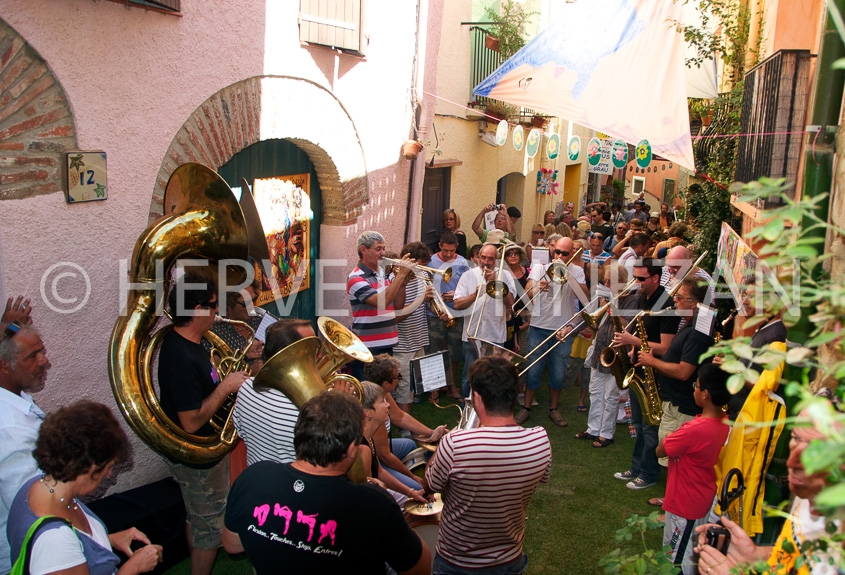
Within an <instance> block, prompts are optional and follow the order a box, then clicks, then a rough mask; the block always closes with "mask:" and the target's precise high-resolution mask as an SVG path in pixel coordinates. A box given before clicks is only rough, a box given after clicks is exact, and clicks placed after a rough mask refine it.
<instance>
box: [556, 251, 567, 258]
mask: <svg viewBox="0 0 845 575" xmlns="http://www.w3.org/2000/svg"><path fill="white" fill-rule="evenodd" d="M569 253H570V252H562V251H560V250H555V255H558V256H563V257H566V256H568V255H569Z"/></svg>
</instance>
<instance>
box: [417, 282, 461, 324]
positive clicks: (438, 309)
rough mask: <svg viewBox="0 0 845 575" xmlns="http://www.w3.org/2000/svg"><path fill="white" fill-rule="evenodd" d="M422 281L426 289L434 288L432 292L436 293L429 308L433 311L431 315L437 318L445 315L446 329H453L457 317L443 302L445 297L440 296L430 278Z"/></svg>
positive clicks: (429, 303)
mask: <svg viewBox="0 0 845 575" xmlns="http://www.w3.org/2000/svg"><path fill="white" fill-rule="evenodd" d="M451 269H452V268H449V270H451ZM422 281H423V283H424V284H425V285H426V287H428V286H432V292H433V293H434V296H433V297H432V298H431V301H430V302H428V307H429V309H430V310H431V313H433V314H434V315H436V316H437V317H440V316H444V315H445V316H446V319H445V320H444V321H445V322H446V327H452V326H453V325H455V316H453V315H452V311H451V310H450V309H449V306H447V305H446V302H445V301H443V296H442V295H440V291H439V290H438V289H437V286H435V285H434V282H432V281H431V279H430V278H422Z"/></svg>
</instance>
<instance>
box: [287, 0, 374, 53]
mask: <svg viewBox="0 0 845 575" xmlns="http://www.w3.org/2000/svg"><path fill="white" fill-rule="evenodd" d="M365 23H366V0H301V2H300V5H299V39H300V40H301V41H302V42H308V43H309V44H319V45H321V46H329V47H331V48H337V49H340V50H344V51H347V52H349V53H351V54H355V55H357V56H363V55H364V54H365V53H366V48H367V43H368V41H369V39H368V37H367V33H366V29H365Z"/></svg>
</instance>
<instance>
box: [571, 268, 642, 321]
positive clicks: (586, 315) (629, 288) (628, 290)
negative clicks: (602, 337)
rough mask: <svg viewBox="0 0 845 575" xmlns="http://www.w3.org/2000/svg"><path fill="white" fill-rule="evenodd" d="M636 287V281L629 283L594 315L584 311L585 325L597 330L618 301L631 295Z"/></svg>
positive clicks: (582, 315)
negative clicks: (603, 318)
mask: <svg viewBox="0 0 845 575" xmlns="http://www.w3.org/2000/svg"><path fill="white" fill-rule="evenodd" d="M635 285H637V280H636V279H633V280H631V281H629V282H628V283H627V284H626V285H625V287H624V288H623V289H622V291H621V292H619V293H618V294H616V295H615V296H613V297H612V298H610V300H609V301H608V302H607V303H606V304H604V305H603V306H601V307H600V308H599V309H597V310H596V311H594V312H593V313H587V311H586V310H584V311H582V312H581V317H582V318H583V319H584V323H585V324H587V327H589V328H590V329H593V330H594V329H596V328H597V327H598V325H599V321H600V320H601V318H602V316H603V315H604V314H605V313H607V311H608V310H609V309H610V308H611V306H612V305H613V304H614V303H615V302H616V300H619V299H622V298H623V297H625V296H627V295H629V294H630V293H631V291H632V290H633V288H634V286H635Z"/></svg>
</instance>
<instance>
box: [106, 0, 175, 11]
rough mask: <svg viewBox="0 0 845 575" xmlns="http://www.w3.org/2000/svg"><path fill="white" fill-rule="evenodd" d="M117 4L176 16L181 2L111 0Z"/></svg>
mask: <svg viewBox="0 0 845 575" xmlns="http://www.w3.org/2000/svg"><path fill="white" fill-rule="evenodd" d="M111 2H116V3H118V4H126V5H127V6H139V7H144V8H149V9H150V10H155V11H157V12H171V13H174V14H178V13H179V12H180V10H181V6H180V3H181V0H111Z"/></svg>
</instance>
